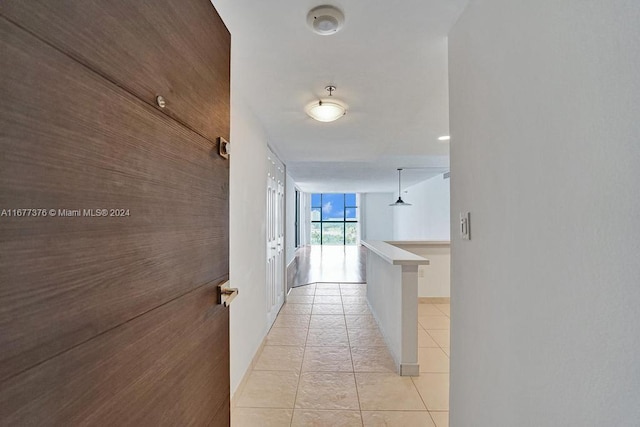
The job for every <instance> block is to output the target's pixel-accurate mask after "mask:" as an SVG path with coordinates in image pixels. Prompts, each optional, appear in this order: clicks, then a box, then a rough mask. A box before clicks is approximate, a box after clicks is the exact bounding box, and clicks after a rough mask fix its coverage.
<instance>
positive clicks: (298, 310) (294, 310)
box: [280, 304, 313, 314]
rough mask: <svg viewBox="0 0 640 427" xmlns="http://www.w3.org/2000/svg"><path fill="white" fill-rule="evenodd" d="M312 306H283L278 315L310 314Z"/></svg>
mask: <svg viewBox="0 0 640 427" xmlns="http://www.w3.org/2000/svg"><path fill="white" fill-rule="evenodd" d="M312 306H313V305H312V304H285V305H283V306H282V309H281V310H280V314H311V307H312Z"/></svg>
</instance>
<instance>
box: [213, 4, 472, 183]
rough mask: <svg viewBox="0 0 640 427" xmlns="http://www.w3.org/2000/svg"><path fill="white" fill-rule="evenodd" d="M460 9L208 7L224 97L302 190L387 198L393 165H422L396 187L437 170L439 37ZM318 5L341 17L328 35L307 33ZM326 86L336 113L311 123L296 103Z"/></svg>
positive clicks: (443, 105)
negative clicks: (227, 80)
mask: <svg viewBox="0 0 640 427" xmlns="http://www.w3.org/2000/svg"><path fill="white" fill-rule="evenodd" d="M466 3H467V0H402V1H396V2H391V1H381V0H379V1H378V0H376V1H372V0H328V1H327V2H324V1H322V0H319V1H317V0H316V1H313V0H269V1H259V0H213V4H214V6H215V7H216V9H217V10H218V12H219V13H220V16H221V17H222V18H223V20H224V21H225V23H226V25H227V27H228V28H229V31H230V32H231V37H232V80H233V84H232V86H233V88H234V91H235V92H234V95H233V96H241V97H242V98H244V100H245V102H246V103H247V104H248V105H249V107H250V108H251V109H252V110H253V112H254V113H255V114H256V116H257V117H258V119H259V120H260V122H261V123H262V124H263V126H264V128H265V131H266V132H267V135H268V137H269V145H270V146H271V147H272V148H273V149H274V150H275V151H276V153H277V154H278V155H279V156H280V157H281V158H282V160H283V161H284V162H285V164H286V165H287V172H288V173H289V174H290V175H291V177H292V178H293V179H294V180H295V181H296V182H297V183H298V185H299V186H300V188H301V189H302V190H303V191H309V192H320V191H325V192H326V191H335V192H342V191H358V192H368V191H397V172H396V168H398V167H424V168H425V169H411V170H407V171H406V173H405V172H403V187H405V186H406V185H404V184H405V183H406V184H407V185H411V184H412V183H417V182H420V181H423V180H425V179H427V178H429V177H431V176H434V175H436V174H437V173H440V172H442V171H446V170H447V169H448V165H449V157H448V155H449V146H448V144H446V143H444V144H443V143H442V142H439V141H438V139H437V138H438V137H439V136H441V135H448V134H449V127H448V122H449V119H448V83H447V41H446V35H447V33H448V31H449V29H450V28H451V26H452V25H453V23H454V22H455V20H456V19H457V17H458V16H459V15H460V13H461V12H462V10H463V9H464V7H465V5H466ZM320 4H331V5H334V6H336V7H338V8H340V9H341V10H342V11H343V12H344V14H345V25H344V27H343V28H342V29H341V30H340V32H338V33H337V34H335V35H332V36H320V35H317V34H315V33H313V32H312V31H311V30H310V29H309V27H308V26H307V22H306V16H307V13H308V11H309V10H310V9H312V8H313V7H315V6H318V5H320ZM329 84H332V85H334V86H336V87H337V90H336V92H335V93H334V96H335V97H336V98H337V99H339V100H341V101H343V102H344V103H345V104H346V105H347V106H348V113H347V115H346V116H345V117H343V118H341V119H339V120H338V121H336V122H332V123H320V122H316V121H314V120H313V119H311V118H309V117H308V116H307V115H306V114H305V112H304V108H305V106H306V105H307V104H309V103H310V102H312V101H314V100H316V99H318V98H319V97H325V95H326V92H325V90H324V88H325V86H327V85H329ZM238 92H241V93H238ZM405 176H406V179H405Z"/></svg>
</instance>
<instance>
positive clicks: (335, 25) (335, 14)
mask: <svg viewBox="0 0 640 427" xmlns="http://www.w3.org/2000/svg"><path fill="white" fill-rule="evenodd" d="M307 23H308V24H309V26H310V27H311V29H312V30H313V32H314V33H316V34H320V35H321V36H329V35H331V34H335V33H337V32H338V31H339V30H340V28H342V24H344V14H343V13H342V12H341V11H340V10H339V9H338V8H336V7H334V6H328V5H324V6H318V7H314V8H313V9H311V11H309V14H308V15H307Z"/></svg>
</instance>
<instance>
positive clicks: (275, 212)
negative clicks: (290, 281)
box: [266, 152, 285, 326]
mask: <svg viewBox="0 0 640 427" xmlns="http://www.w3.org/2000/svg"><path fill="white" fill-rule="evenodd" d="M284 183H285V173H284V165H283V164H282V162H280V160H278V158H277V157H276V156H275V155H273V153H271V152H269V154H268V157H267V290H266V291H267V292H266V295H267V301H266V302H267V321H268V324H269V326H271V325H272V324H273V322H274V321H275V320H276V316H277V315H278V312H279V311H280V307H282V304H283V303H284V289H285V283H284V282H285V280H284V279H285V272H284V229H285V222H284V210H285V199H284V197H285V189H284Z"/></svg>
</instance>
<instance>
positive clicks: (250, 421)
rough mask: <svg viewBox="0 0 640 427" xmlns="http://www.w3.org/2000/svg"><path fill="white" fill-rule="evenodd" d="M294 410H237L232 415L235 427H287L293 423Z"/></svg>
mask: <svg viewBox="0 0 640 427" xmlns="http://www.w3.org/2000/svg"><path fill="white" fill-rule="evenodd" d="M292 416H293V409H271V408H235V409H234V410H233V411H232V413H231V425H232V426H233V427H256V426H261V427H285V426H288V425H289V424H290V423H291V417H292Z"/></svg>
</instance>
